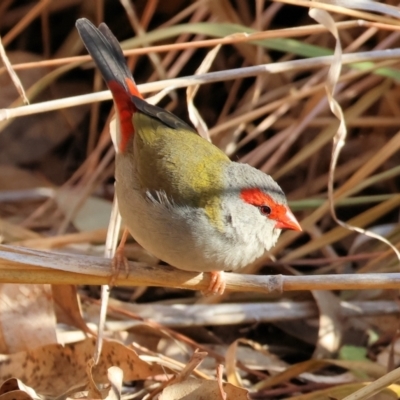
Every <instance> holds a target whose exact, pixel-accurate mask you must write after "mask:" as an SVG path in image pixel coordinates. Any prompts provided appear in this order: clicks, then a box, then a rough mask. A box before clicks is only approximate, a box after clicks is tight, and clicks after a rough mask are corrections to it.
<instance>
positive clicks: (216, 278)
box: [203, 271, 226, 296]
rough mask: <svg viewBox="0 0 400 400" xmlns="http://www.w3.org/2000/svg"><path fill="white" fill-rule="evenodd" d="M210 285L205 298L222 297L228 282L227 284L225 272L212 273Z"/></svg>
mask: <svg viewBox="0 0 400 400" xmlns="http://www.w3.org/2000/svg"><path fill="white" fill-rule="evenodd" d="M210 276H211V277H210V284H209V285H208V288H207V290H206V291H205V292H203V294H204V295H205V296H215V295H218V294H219V295H222V294H223V293H224V291H225V287H226V282H225V278H224V276H225V274H224V272H223V271H212V272H210Z"/></svg>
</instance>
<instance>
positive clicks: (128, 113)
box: [107, 81, 139, 153]
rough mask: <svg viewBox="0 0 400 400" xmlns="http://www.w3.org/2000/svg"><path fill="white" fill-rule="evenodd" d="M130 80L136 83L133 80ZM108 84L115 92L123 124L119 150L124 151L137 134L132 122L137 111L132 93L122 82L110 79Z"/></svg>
mask: <svg viewBox="0 0 400 400" xmlns="http://www.w3.org/2000/svg"><path fill="white" fill-rule="evenodd" d="M130 82H131V83H132V84H133V85H134V83H133V82H132V81H130ZM107 85H108V87H109V89H110V90H111V93H112V94H113V98H114V103H115V107H116V109H117V112H118V117H119V122H120V125H121V142H120V143H119V150H120V152H121V153H123V152H124V151H125V149H126V146H127V144H128V141H129V139H130V138H131V137H132V136H133V135H134V134H135V128H134V126H133V124H132V114H133V113H134V112H135V111H136V108H135V105H134V104H133V103H132V101H131V95H130V93H128V92H127V91H126V89H125V88H124V87H123V86H122V85H121V84H120V83H118V82H117V81H109V82H107ZM128 87H129V86H128ZM135 87H136V86H135ZM136 91H137V89H136ZM138 93H139V92H138Z"/></svg>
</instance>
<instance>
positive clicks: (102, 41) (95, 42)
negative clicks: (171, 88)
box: [76, 18, 143, 98]
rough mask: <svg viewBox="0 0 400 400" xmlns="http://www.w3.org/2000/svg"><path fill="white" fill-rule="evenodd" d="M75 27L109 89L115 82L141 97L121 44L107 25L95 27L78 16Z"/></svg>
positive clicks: (128, 91) (111, 88)
mask: <svg viewBox="0 0 400 400" xmlns="http://www.w3.org/2000/svg"><path fill="white" fill-rule="evenodd" d="M76 28H77V29H78V32H79V35H80V36H81V38H82V41H83V43H84V44H85V47H86V48H87V50H88V52H89V54H90V55H91V56H92V58H93V59H94V61H95V62H96V65H97V66H98V68H99V69H100V72H101V73H102V75H103V77H104V80H105V81H106V83H107V85H108V86H109V87H110V90H111V91H113V87H115V83H114V82H116V83H117V84H119V85H121V86H122V87H123V88H124V89H125V91H126V92H127V93H129V94H131V95H133V96H137V97H139V98H143V97H142V95H141V94H140V93H139V91H138V89H137V87H136V84H135V81H134V79H133V77H132V74H131V72H130V71H129V69H128V66H127V65H126V62H125V57H124V54H123V52H122V49H121V46H120V45H119V42H118V40H117V39H116V37H115V36H114V35H113V34H112V32H111V31H110V29H109V28H108V26H107V25H106V24H105V23H102V24H100V26H99V28H98V29H97V28H96V27H95V26H94V25H93V24H92V23H91V22H90V21H89V20H87V19H85V18H80V19H78V20H77V21H76ZM113 83H114V84H113ZM110 84H111V85H110Z"/></svg>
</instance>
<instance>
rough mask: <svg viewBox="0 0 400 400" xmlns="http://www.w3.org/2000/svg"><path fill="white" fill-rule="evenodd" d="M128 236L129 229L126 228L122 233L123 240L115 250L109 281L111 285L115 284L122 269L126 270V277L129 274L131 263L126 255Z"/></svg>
mask: <svg viewBox="0 0 400 400" xmlns="http://www.w3.org/2000/svg"><path fill="white" fill-rule="evenodd" d="M127 238H128V230H127V229H125V230H124V233H123V234H122V238H121V241H120V243H119V245H118V247H117V250H115V254H114V257H113V259H112V261H111V277H110V280H109V282H108V285H109V286H114V284H115V281H116V280H117V278H118V276H119V273H120V271H121V270H122V269H123V270H124V271H125V278H127V277H128V275H129V264H128V259H127V258H126V257H125V255H124V250H125V242H126V239H127Z"/></svg>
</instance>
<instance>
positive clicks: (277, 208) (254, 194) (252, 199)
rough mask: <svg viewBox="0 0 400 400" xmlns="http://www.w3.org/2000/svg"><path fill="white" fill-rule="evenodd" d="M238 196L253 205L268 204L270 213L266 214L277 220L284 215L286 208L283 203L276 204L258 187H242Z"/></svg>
mask: <svg viewBox="0 0 400 400" xmlns="http://www.w3.org/2000/svg"><path fill="white" fill-rule="evenodd" d="M240 197H241V199H242V200H243V201H245V202H246V203H248V204H251V205H252V206H255V207H261V206H268V207H269V208H270V209H271V214H269V216H268V218H270V219H274V220H277V221H279V220H280V219H282V218H283V217H284V216H285V215H286V211H287V209H286V207H285V206H284V205H282V204H277V203H276V202H275V201H274V200H273V199H272V197H271V196H269V195H268V194H266V193H264V192H263V191H262V190H260V189H258V188H252V189H244V190H242V191H241V192H240Z"/></svg>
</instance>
